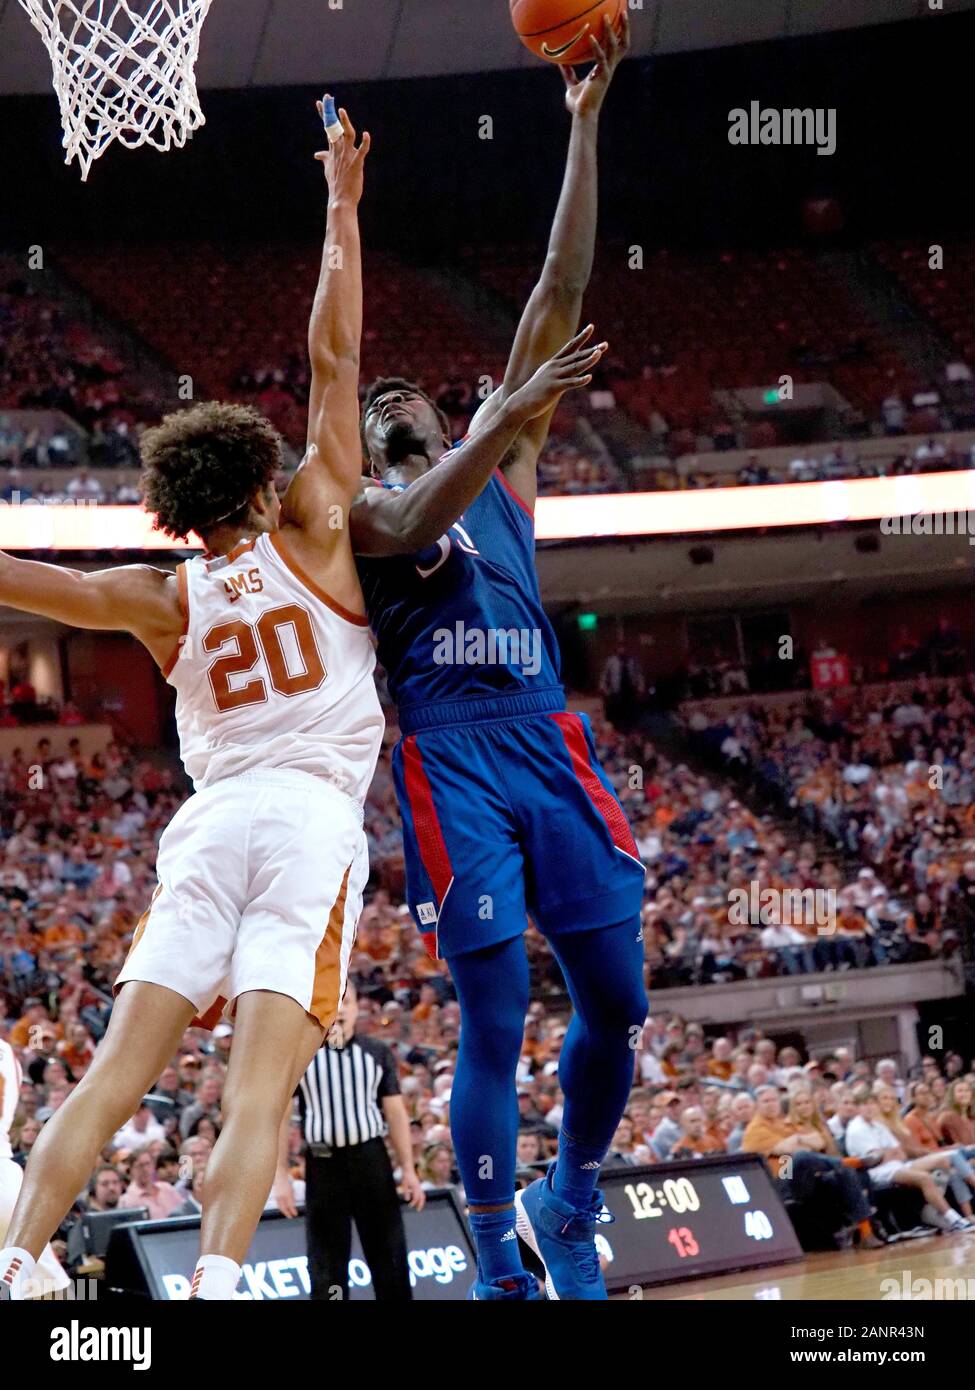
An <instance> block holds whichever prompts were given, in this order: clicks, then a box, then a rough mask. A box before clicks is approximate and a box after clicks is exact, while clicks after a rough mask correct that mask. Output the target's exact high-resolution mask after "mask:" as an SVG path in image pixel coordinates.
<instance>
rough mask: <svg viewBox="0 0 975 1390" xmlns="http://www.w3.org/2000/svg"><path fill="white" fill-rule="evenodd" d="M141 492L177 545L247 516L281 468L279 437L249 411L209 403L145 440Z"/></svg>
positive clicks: (166, 422)
mask: <svg viewBox="0 0 975 1390" xmlns="http://www.w3.org/2000/svg"><path fill="white" fill-rule="evenodd" d="M141 451H142V464H143V471H142V487H143V492H144V494H145V500H146V506H147V508H148V509H149V511H151V512H155V514H156V525H157V526H158V527H159V529H160V530H161V531H164V532H165V533H166V535H168V536H173V537H174V538H176V539H182V537H184V536H188V535H189V534H190V532H191V531H195V532H196V533H197V534H198V535H200V536H203V535H205V534H206V532H207V531H210V530H212V529H213V527H214V526H215V525H217V523H218V522H221V521H229V522H236V521H237V520H243V519H244V517H245V516H246V515H247V509H248V507H249V506H250V503H251V499H252V498H253V497H254V496H255V495H256V494H257V493H259V492H262V491H264V489H265V488H266V487H267V486H268V484H269V483H270V482H271V481H272V479H273V478H274V475H275V473H276V472H277V471H278V469H279V468H280V467H281V464H282V461H283V451H282V442H281V436H280V435H279V434H278V432H277V430H276V429H274V427H273V426H272V425H271V424H270V423H269V421H267V420H266V419H265V418H264V416H263V415H261V414H260V412H259V411H257V410H254V408H253V407H252V406H249V405H228V404H226V403H225V402H222V401H206V402H204V403H203V404H201V405H194V406H190V407H189V409H187V410H177V411H175V412H174V413H173V414H172V415H167V416H165V418H164V419H163V421H162V422H161V424H159V425H156V426H155V428H154V429H150V430H146V432H145V434H144V435H143V437H142V446H141Z"/></svg>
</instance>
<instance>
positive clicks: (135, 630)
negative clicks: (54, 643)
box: [0, 552, 185, 665]
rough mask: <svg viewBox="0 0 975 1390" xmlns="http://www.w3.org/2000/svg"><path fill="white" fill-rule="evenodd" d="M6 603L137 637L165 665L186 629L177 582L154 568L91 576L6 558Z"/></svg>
mask: <svg viewBox="0 0 975 1390" xmlns="http://www.w3.org/2000/svg"><path fill="white" fill-rule="evenodd" d="M0 603H4V604H7V605H9V607H11V608H17V609H20V611H21V612H24V613H37V614H39V615H40V616H41V617H45V618H53V619H54V620H55V621H56V622H61V623H67V624H68V625H69V626H71V627H84V628H92V629H95V630H98V631H109V632H131V633H132V634H133V635H134V636H135V637H137V638H138V639H139V640H140V641H141V642H142V643H143V644H144V645H145V646H146V647H148V648H149V650H150V652H151V653H152V655H153V657H154V658H155V659H156V660H157V662H159V664H160V665H163V664H165V662H166V661H167V660H168V659H169V657H170V655H171V653H172V650H173V649H174V648H175V646H176V643H177V642H178V640H179V638H180V636H181V635H182V633H183V631H184V626H185V615H184V613H183V609H182V606H181V604H180V599H179V589H178V584H177V580H176V576H175V575H172V574H168V573H167V572H166V571H165V570H160V569H156V568H154V567H153V566H152V565H118V566H116V567H115V568H113V569H107V570H94V571H92V572H90V573H87V572H85V571H83V570H74V569H63V568H62V567H61V566H60V565H46V564H42V563H41V562H39V561H36V560H20V559H16V558H14V557H13V556H11V555H6V554H3V553H2V552H0Z"/></svg>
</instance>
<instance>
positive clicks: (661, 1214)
mask: <svg viewBox="0 0 975 1390" xmlns="http://www.w3.org/2000/svg"><path fill="white" fill-rule="evenodd" d="M600 1186H601V1187H602V1189H603V1196H604V1200H605V1204H606V1209H607V1210H608V1211H609V1212H610V1214H611V1215H612V1216H613V1217H614V1218H615V1220H614V1221H613V1223H612V1224H609V1223H604V1224H599V1225H597V1227H596V1233H597V1234H596V1242H597V1245H598V1246H599V1248H600V1253H601V1254H602V1256H603V1260H604V1264H605V1263H606V1261H608V1264H606V1268H605V1274H606V1285H607V1288H608V1289H609V1290H610V1292H619V1291H620V1290H623V1289H626V1288H630V1287H631V1286H634V1285H637V1284H641V1285H642V1284H647V1285H649V1284H669V1283H673V1282H675V1281H677V1280H680V1279H696V1278H701V1277H703V1276H704V1275H711V1274H725V1273H731V1272H733V1271H735V1270H743V1269H757V1268H760V1267H761V1266H762V1265H772V1264H784V1263H786V1262H788V1261H792V1260H800V1259H802V1257H803V1251H802V1247H801V1246H800V1244H799V1241H798V1238H797V1236H796V1233H795V1231H794V1229H793V1227H792V1222H791V1221H790V1220H789V1217H788V1215H787V1213H786V1210H785V1207H784V1206H783V1204H782V1199H781V1197H780V1196H779V1194H778V1192H777V1191H776V1189H775V1185H774V1184H773V1182H772V1178H771V1175H770V1174H769V1171H768V1168H767V1167H766V1166H765V1163H764V1161H763V1159H762V1158H761V1157H760V1156H759V1155H758V1154H716V1155H714V1156H712V1157H708V1158H700V1159H697V1160H690V1161H688V1160H683V1161H681V1162H679V1163H656V1164H653V1165H648V1166H646V1167H640V1168H624V1167H619V1168H608V1169H604V1171H603V1173H602V1174H601V1176H600Z"/></svg>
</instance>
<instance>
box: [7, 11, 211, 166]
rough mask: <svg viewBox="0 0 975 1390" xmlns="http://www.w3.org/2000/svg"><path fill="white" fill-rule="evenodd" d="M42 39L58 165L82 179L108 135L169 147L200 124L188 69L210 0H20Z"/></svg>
mask: <svg viewBox="0 0 975 1390" xmlns="http://www.w3.org/2000/svg"><path fill="white" fill-rule="evenodd" d="M20 3H21V5H23V7H24V9H25V10H26V11H27V13H28V14H29V15H30V18H31V23H32V24H33V25H34V28H35V29H37V30H38V31H39V33H40V35H41V37H42V38H43V40H44V43H45V45H46V47H47V51H48V53H49V54H50V57H51V63H52V66H53V68H54V90H55V92H56V93H57V96H58V101H59V103H60V105H61V124H62V126H63V127H64V141H63V144H64V148H65V149H66V150H67V155H66V156H65V163H66V164H70V163H71V161H72V159H77V160H78V163H79V165H80V166H81V177H82V180H84V179H87V177H88V174H89V171H90V169H91V166H92V164H93V163H94V161H95V160H96V159H98V158H99V156H100V155H102V154H104V153H105V151H106V149H107V148H108V146H109V145H110V144H111V143H112V141H113V140H118V141H120V142H121V143H122V144H123V145H126V146H127V147H128V148H129V149H135V148H136V147H137V146H138V145H153V146H154V147H155V148H156V149H157V150H168V149H171V148H172V146H174V145H175V146H177V148H179V147H182V146H183V145H185V144H186V141H187V139H188V138H189V136H191V135H192V134H193V131H194V130H196V128H197V127H198V126H201V125H203V123H204V116H203V112H202V111H201V110H200V103H199V98H198V97H197V93H196V80H195V78H194V75H193V69H194V67H195V65H196V58H197V53H198V51H199V46H200V29H201V28H202V26H203V21H204V20H205V19H206V17H207V11H208V10H209V8H210V3H211V0H20Z"/></svg>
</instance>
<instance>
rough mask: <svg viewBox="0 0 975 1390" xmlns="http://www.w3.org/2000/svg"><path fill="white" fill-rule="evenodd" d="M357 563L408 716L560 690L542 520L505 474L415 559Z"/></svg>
mask: <svg viewBox="0 0 975 1390" xmlns="http://www.w3.org/2000/svg"><path fill="white" fill-rule="evenodd" d="M384 486H389V484H384ZM357 565H358V570H359V578H360V580H361V582H362V591H363V594H364V595H365V600H366V606H367V610H368V613H369V621H370V622H371V624H372V629H373V632H374V633H375V635H376V640H377V643H378V647H379V660H380V662H381V664H382V665H383V666H384V667H385V669H386V673H387V676H388V679H389V690H390V694H391V695H392V697H393V699H394V700H395V701H396V704H397V705H398V706H399V708H400V713H401V715H402V714H403V713H404V712H406V713H407V715H408V713H409V711H410V710H411V709H412V708H415V707H417V706H428V707H429V706H437V705H442V704H443V703H444V702H447V701H456V700H465V699H467V700H472V701H479V700H484V699H485V698H490V697H495V696H506V695H516V694H519V693H524V694H525V695H528V693H529V692H533V691H534V692H542V691H553V690H559V691H560V686H561V681H560V674H559V650H558V643H557V642H556V639H555V633H554V632H553V630H552V626H551V624H550V623H549V621H548V619H547V617H546V616H545V612H544V609H543V608H542V600H541V595H540V594H539V589H538V576H537V574H536V571H535V527H534V521H533V518H532V515H531V512H530V511H529V510H528V508H527V507H526V506H525V504H524V503H523V502H522V501H521V499H520V498H519V497H518V496H517V495H516V494H515V493H514V492H513V491H512V489H511V488H510V486H509V485H508V483H507V482H506V481H505V479H504V477H503V475H502V474H501V473H500V472H497V473H495V474H494V475H493V477H492V478H491V480H490V482H489V483H488V485H487V487H486V488H485V489H484V491H483V492H482V493H481V494H480V496H479V497H478V498H477V499H476V500H475V501H474V502H473V503H472V504H471V506H470V507H468V509H467V511H466V513H465V514H464V516H463V517H461V519H460V520H459V521H458V522H457V523H456V524H455V525H453V526H452V527H451V528H450V531H449V532H448V534H447V535H445V536H441V538H440V540H439V541H438V542H437V543H436V545H432V546H430V547H429V548H428V549H427V550H424V551H421V552H419V553H417V554H414V555H408V556H403V555H397V556H382V557H376V556H359V557H358V559H357Z"/></svg>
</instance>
